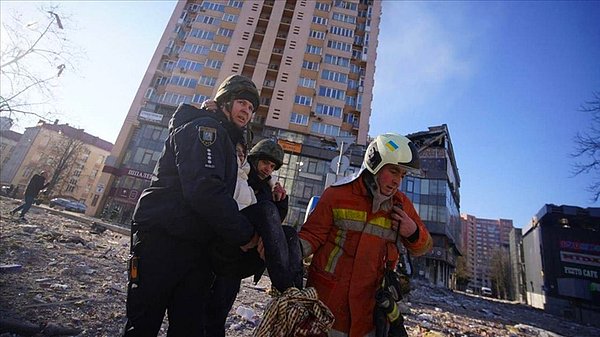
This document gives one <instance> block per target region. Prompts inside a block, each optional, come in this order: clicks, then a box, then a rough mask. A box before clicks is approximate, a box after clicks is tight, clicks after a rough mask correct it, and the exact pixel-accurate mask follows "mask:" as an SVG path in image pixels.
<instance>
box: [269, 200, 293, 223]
mask: <svg viewBox="0 0 600 337" xmlns="http://www.w3.org/2000/svg"><path fill="white" fill-rule="evenodd" d="M289 200H290V197H289V195H286V196H285V198H283V199H282V200H280V201H273V202H274V203H275V206H277V210H278V211H279V216H280V217H281V221H282V222H283V220H285V217H286V216H287V214H288V204H289Z"/></svg>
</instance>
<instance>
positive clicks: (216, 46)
mask: <svg viewBox="0 0 600 337" xmlns="http://www.w3.org/2000/svg"><path fill="white" fill-rule="evenodd" d="M210 50H212V51H216V52H219V53H225V52H227V45H226V44H222V43H214V42H213V44H211V45H210Z"/></svg>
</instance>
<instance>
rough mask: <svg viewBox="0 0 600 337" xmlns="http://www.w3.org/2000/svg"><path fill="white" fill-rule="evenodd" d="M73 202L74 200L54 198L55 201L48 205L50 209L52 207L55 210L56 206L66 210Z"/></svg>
mask: <svg viewBox="0 0 600 337" xmlns="http://www.w3.org/2000/svg"><path fill="white" fill-rule="evenodd" d="M71 202H73V200H69V199H65V198H54V199H52V200H50V202H49V203H48V205H50V207H52V208H54V207H56V206H59V207H62V208H66V207H67V205H68V204H69V203H71Z"/></svg>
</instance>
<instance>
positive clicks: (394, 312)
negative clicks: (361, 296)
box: [387, 303, 400, 322]
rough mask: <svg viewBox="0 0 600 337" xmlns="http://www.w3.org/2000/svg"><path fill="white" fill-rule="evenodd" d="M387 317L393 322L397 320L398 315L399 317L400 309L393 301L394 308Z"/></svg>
mask: <svg viewBox="0 0 600 337" xmlns="http://www.w3.org/2000/svg"><path fill="white" fill-rule="evenodd" d="M387 317H388V319H389V320H390V322H393V321H395V320H397V319H398V317H400V310H399V309H398V304H396V303H394V309H392V312H390V313H388V314H387Z"/></svg>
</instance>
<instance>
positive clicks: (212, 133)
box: [198, 126, 217, 146]
mask: <svg viewBox="0 0 600 337" xmlns="http://www.w3.org/2000/svg"><path fill="white" fill-rule="evenodd" d="M198 137H199V138H200V141H201V142H202V144H204V146H211V145H213V144H214V142H215V140H217V129H215V128H209V127H206V126H201V127H200V128H198Z"/></svg>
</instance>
